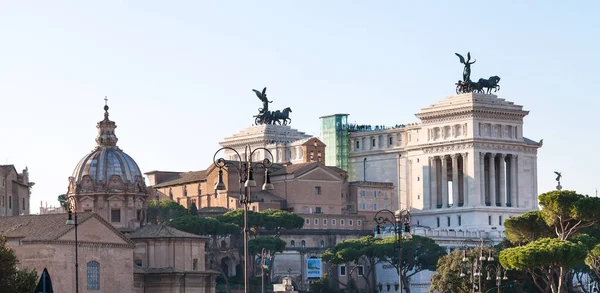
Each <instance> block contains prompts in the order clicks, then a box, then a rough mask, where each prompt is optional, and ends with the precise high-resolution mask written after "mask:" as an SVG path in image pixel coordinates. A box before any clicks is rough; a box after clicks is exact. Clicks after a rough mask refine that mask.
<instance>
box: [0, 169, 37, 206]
mask: <svg viewBox="0 0 600 293" xmlns="http://www.w3.org/2000/svg"><path fill="white" fill-rule="evenodd" d="M33 185H35V183H33V182H30V181H29V170H28V169H27V168H25V169H24V170H23V172H22V173H19V172H17V169H16V168H15V166H14V165H0V217H3V216H18V215H29V199H30V196H31V187H33Z"/></svg>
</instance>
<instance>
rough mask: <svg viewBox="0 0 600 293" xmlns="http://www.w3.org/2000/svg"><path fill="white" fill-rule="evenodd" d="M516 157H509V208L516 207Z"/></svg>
mask: <svg viewBox="0 0 600 293" xmlns="http://www.w3.org/2000/svg"><path fill="white" fill-rule="evenodd" d="M517 159H518V156H517V155H510V179H509V180H510V206H511V207H518V206H519V203H518V202H517V190H518V188H517Z"/></svg>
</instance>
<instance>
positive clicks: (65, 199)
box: [58, 194, 67, 209]
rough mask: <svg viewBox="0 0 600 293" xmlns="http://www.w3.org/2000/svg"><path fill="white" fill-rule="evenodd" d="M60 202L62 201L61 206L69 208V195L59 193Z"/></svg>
mask: <svg viewBox="0 0 600 293" xmlns="http://www.w3.org/2000/svg"><path fill="white" fill-rule="evenodd" d="M58 202H59V203H60V206H61V207H63V208H64V209H67V195H66V194H61V195H59V196H58Z"/></svg>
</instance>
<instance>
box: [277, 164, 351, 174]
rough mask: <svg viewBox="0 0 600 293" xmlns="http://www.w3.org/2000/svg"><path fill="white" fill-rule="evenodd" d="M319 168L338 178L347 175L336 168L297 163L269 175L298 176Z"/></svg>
mask: <svg viewBox="0 0 600 293" xmlns="http://www.w3.org/2000/svg"><path fill="white" fill-rule="evenodd" d="M319 166H320V167H323V168H324V169H329V171H331V172H333V173H335V174H337V175H338V176H343V174H346V173H347V172H346V171H344V170H342V169H340V168H338V167H334V166H325V165H323V164H321V163H319V162H309V163H299V164H291V165H288V166H284V167H283V168H281V169H279V170H277V171H273V172H272V173H271V175H273V176H278V175H285V174H295V175H300V174H303V173H306V172H308V171H310V170H313V169H315V168H318V167H319Z"/></svg>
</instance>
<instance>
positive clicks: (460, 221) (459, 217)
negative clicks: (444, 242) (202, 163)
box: [458, 216, 462, 226]
mask: <svg viewBox="0 0 600 293" xmlns="http://www.w3.org/2000/svg"><path fill="white" fill-rule="evenodd" d="M458 225H459V226H460V225H462V218H461V216H458Z"/></svg>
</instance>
